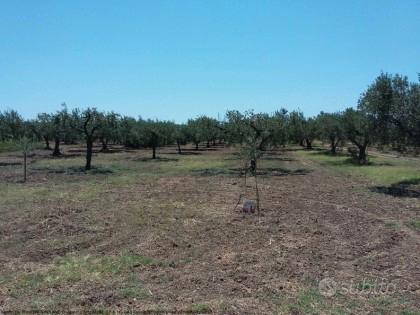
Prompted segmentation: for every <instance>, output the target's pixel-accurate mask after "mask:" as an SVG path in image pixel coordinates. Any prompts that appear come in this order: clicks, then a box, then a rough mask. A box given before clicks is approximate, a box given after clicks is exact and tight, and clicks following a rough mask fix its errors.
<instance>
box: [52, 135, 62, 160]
mask: <svg viewBox="0 0 420 315" xmlns="http://www.w3.org/2000/svg"><path fill="white" fill-rule="evenodd" d="M52 155H53V156H59V155H61V152H60V138H55V139H54V151H53V153H52Z"/></svg>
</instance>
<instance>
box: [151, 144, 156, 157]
mask: <svg viewBox="0 0 420 315" xmlns="http://www.w3.org/2000/svg"><path fill="white" fill-rule="evenodd" d="M152 150H153V155H152V159H156V147H152Z"/></svg>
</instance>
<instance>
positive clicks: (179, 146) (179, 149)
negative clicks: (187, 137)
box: [176, 141, 182, 154]
mask: <svg viewBox="0 0 420 315" xmlns="http://www.w3.org/2000/svg"><path fill="white" fill-rule="evenodd" d="M176 145H177V147H178V154H182V152H181V145H180V143H179V141H177V142H176Z"/></svg>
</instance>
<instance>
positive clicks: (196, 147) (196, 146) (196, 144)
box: [195, 142, 198, 150]
mask: <svg viewBox="0 0 420 315" xmlns="http://www.w3.org/2000/svg"><path fill="white" fill-rule="evenodd" d="M195 149H196V150H198V142H196V143H195Z"/></svg>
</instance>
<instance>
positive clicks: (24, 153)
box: [23, 152, 27, 183]
mask: <svg viewBox="0 0 420 315" xmlns="http://www.w3.org/2000/svg"><path fill="white" fill-rule="evenodd" d="M26 156H27V154H26V152H23V182H24V183H25V182H26Z"/></svg>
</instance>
